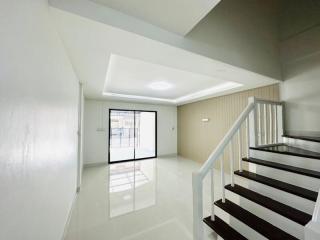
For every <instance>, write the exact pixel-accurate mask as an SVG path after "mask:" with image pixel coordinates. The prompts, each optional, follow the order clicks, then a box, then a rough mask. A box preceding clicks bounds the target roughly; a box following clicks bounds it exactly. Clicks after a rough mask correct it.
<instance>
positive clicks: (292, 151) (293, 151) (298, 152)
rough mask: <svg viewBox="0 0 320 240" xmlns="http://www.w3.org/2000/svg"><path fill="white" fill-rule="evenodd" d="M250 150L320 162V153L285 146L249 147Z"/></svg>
mask: <svg viewBox="0 0 320 240" xmlns="http://www.w3.org/2000/svg"><path fill="white" fill-rule="evenodd" d="M250 149H254V150H259V151H265V152H273V153H279V154H285V155H291V156H298V157H305V158H313V159H319V160H320V153H317V152H312V151H308V150H305V149H301V148H296V147H292V146H288V145H286V144H279V145H275V146H266V147H250Z"/></svg>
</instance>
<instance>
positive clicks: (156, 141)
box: [108, 108, 158, 164]
mask: <svg viewBox="0 0 320 240" xmlns="http://www.w3.org/2000/svg"><path fill="white" fill-rule="evenodd" d="M111 111H127V112H128V111H129V112H133V115H134V131H133V132H134V135H133V137H134V139H135V134H136V131H135V127H136V122H135V121H136V112H153V113H155V155H154V156H151V157H146V158H135V143H134V158H133V159H126V160H119V161H113V162H111V161H110V139H111V131H110V130H111V121H110V117H111ZM108 120H109V130H108V131H109V132H108V135H109V136H108V163H109V164H113V163H120V162H131V161H136V160H145V159H150V158H157V156H158V112H157V111H150V110H132V109H116V108H109V116H108Z"/></svg>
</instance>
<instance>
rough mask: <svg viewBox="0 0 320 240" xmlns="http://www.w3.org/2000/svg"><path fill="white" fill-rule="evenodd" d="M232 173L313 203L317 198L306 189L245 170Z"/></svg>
mask: <svg viewBox="0 0 320 240" xmlns="http://www.w3.org/2000/svg"><path fill="white" fill-rule="evenodd" d="M234 173H235V174H236V175H238V176H241V177H244V178H247V179H250V180H253V181H256V182H259V183H262V184H265V185H267V186H270V187H273V188H277V189H279V190H282V191H285V192H288V193H291V194H294V195H297V196H299V197H302V198H306V199H309V200H311V201H314V202H315V201H317V196H318V193H317V192H314V191H311V190H308V189H305V188H302V187H298V186H295V185H292V184H289V183H286V182H281V181H279V180H275V179H272V178H268V177H265V176H262V175H258V174H256V173H252V172H248V171H245V170H243V171H242V172H240V171H235V172H234Z"/></svg>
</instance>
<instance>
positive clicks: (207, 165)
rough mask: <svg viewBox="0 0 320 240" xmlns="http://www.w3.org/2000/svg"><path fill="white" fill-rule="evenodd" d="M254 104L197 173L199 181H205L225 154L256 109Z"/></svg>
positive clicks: (238, 120)
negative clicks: (235, 135)
mask: <svg viewBox="0 0 320 240" xmlns="http://www.w3.org/2000/svg"><path fill="white" fill-rule="evenodd" d="M254 105H255V104H254V103H249V104H248V106H247V107H246V108H245V109H244V111H243V112H242V113H241V115H240V116H239V117H238V119H237V121H236V122H235V123H234V124H233V126H232V127H231V129H230V130H229V131H228V133H227V134H226V135H225V137H224V138H223V139H222V140H221V142H220V143H219V145H218V146H217V147H216V148H215V150H214V151H213V152H212V153H211V155H210V156H209V158H208V160H207V161H206V162H205V163H204V164H203V165H202V167H201V168H200V170H199V171H198V172H196V174H197V175H198V176H199V179H201V180H203V179H204V177H205V176H206V175H207V174H208V172H209V171H210V169H211V168H212V166H213V165H214V164H215V163H216V161H217V160H218V158H219V157H220V155H221V154H222V153H223V151H224V149H225V148H226V146H227V145H228V144H229V142H230V140H231V139H232V137H233V136H234V134H235V133H236V132H237V131H238V130H239V128H240V126H241V124H242V123H243V122H244V120H246V118H247V117H248V115H249V113H250V112H251V111H252V110H253V109H254Z"/></svg>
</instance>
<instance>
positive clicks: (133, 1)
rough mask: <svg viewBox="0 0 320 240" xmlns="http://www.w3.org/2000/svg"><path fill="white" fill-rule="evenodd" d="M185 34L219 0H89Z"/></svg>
mask: <svg viewBox="0 0 320 240" xmlns="http://www.w3.org/2000/svg"><path fill="white" fill-rule="evenodd" d="M91 1H93V2H96V3H99V4H103V5H105V6H107V7H111V8H113V9H115V10H118V11H120V12H123V13H126V14H128V15H131V16H134V17H137V18H139V19H141V20H144V21H146V22H149V23H151V24H154V25H156V26H159V27H161V28H163V29H166V30H168V31H170V32H174V33H178V34H180V35H186V34H187V33H188V32H189V31H191V29H192V28H193V27H194V26H195V25H196V24H197V23H198V22H200V20H201V19H202V18H203V17H205V16H206V15H207V14H208V13H209V12H210V11H211V10H212V9H213V8H214V6H216V5H217V4H218V3H219V2H220V0H161V1H158V0H129V1H128V0H91Z"/></svg>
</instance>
